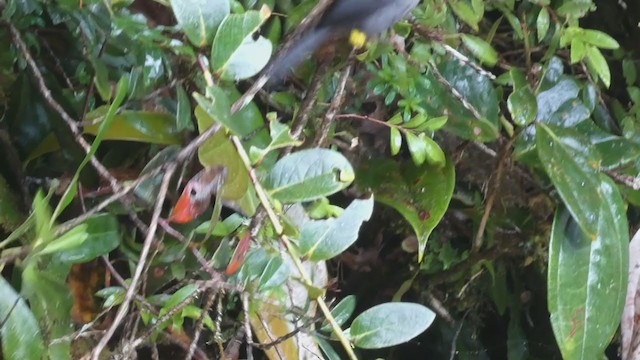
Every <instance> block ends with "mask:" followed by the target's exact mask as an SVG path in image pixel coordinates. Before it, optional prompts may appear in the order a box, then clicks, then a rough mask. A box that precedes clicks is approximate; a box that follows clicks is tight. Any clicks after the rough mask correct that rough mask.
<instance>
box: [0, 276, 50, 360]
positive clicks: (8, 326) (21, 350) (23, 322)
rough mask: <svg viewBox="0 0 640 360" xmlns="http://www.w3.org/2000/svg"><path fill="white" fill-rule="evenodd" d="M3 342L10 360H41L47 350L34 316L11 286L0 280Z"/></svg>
mask: <svg viewBox="0 0 640 360" xmlns="http://www.w3.org/2000/svg"><path fill="white" fill-rule="evenodd" d="M0 324H2V326H1V327H0V335H2V336H0V338H1V340H2V355H3V357H4V359H7V360H22V359H27V360H31V359H33V360H40V359H43V358H44V354H45V347H44V341H43V340H42V335H41V333H40V327H39V326H38V322H37V321H36V319H35V317H34V316H33V313H32V312H31V310H30V309H29V307H28V306H27V304H26V303H25V301H24V300H23V299H21V298H20V296H19V295H18V294H17V293H16V291H15V290H14V289H13V287H11V285H10V284H9V283H8V282H7V281H6V280H5V279H4V278H3V277H2V276H0Z"/></svg>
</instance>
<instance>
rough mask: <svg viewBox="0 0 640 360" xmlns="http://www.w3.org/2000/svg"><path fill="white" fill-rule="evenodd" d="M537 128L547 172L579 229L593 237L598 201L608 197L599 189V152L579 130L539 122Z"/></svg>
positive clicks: (541, 157)
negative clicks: (573, 131) (576, 131)
mask: <svg viewBox="0 0 640 360" xmlns="http://www.w3.org/2000/svg"><path fill="white" fill-rule="evenodd" d="M536 128H537V135H536V146H537V149H538V156H539V157H540V162H541V163H542V165H543V167H544V169H545V170H546V172H547V175H549V178H551V181H552V182H553V185H555V187H556V189H557V190H558V193H559V194H560V197H561V198H562V200H563V201H564V204H565V205H566V206H567V208H568V209H569V212H571V215H572V216H573V218H574V219H575V220H576V222H577V223H578V224H579V225H580V228H581V229H582V231H584V232H585V234H586V235H587V236H588V237H589V238H590V239H592V240H594V239H596V237H597V236H598V223H597V219H598V218H599V217H600V216H601V214H600V211H602V210H601V204H602V203H603V202H605V201H607V200H606V199H605V196H606V195H605V194H604V193H602V191H600V190H601V189H600V186H601V183H602V176H601V174H600V173H599V172H598V168H599V164H600V159H599V157H598V154H597V153H595V151H591V150H590V148H591V144H590V143H588V142H587V141H585V139H583V138H582V137H581V136H580V134H578V133H572V132H571V131H569V130H567V129H559V128H557V127H550V126H546V125H544V124H541V123H538V124H537V126H536ZM562 134H564V135H565V136H562Z"/></svg>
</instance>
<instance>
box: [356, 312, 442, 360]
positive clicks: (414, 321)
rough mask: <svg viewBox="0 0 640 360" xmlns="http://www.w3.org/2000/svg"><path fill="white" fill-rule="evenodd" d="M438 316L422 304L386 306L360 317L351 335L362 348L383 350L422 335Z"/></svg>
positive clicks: (364, 313)
mask: <svg viewBox="0 0 640 360" xmlns="http://www.w3.org/2000/svg"><path fill="white" fill-rule="evenodd" d="M435 317H436V315H435V314H434V313H433V311H431V310H429V309H428V308H426V307H424V306H423V305H420V304H413V303H387V304H381V305H377V306H374V307H372V308H371V309H369V310H366V311H365V312H363V313H362V314H360V315H358V317H357V318H355V320H353V323H352V324H351V328H349V335H350V337H351V341H352V342H353V343H354V344H355V345H356V346H357V347H360V348H363V349H380V348H384V347H389V346H393V345H397V344H402V343H404V342H407V341H409V340H411V339H413V338H414V337H416V336H418V335H420V334H421V333H422V332H423V331H425V330H426V329H427V328H428V327H429V326H430V325H431V323H432V322H433V320H434V319H435Z"/></svg>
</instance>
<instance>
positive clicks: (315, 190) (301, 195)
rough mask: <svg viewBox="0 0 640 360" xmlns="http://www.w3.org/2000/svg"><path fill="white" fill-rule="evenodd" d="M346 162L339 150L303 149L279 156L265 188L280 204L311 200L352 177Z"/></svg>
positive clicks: (338, 187) (351, 179)
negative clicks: (280, 157)
mask: <svg viewBox="0 0 640 360" xmlns="http://www.w3.org/2000/svg"><path fill="white" fill-rule="evenodd" d="M354 176H355V175H354V173H353V168H352V167H351V164H350V163H349V161H348V160H347V159H346V158H345V157H344V156H343V155H342V154H340V153H339V152H336V151H333V150H328V149H320V148H316V149H306V150H302V151H298V152H295V153H293V154H290V155H287V156H285V157H283V158H282V159H280V160H279V161H278V162H277V163H276V164H275V165H274V167H273V169H271V172H269V175H268V176H267V178H266V180H265V187H266V188H267V190H268V192H269V194H270V195H271V196H272V197H273V198H274V199H276V200H279V201H282V202H284V203H293V202H299V201H311V200H316V199H319V198H321V197H323V196H327V195H331V194H333V193H335V192H338V191H340V190H342V189H344V188H346V187H347V186H349V184H351V182H352V181H353V178H354Z"/></svg>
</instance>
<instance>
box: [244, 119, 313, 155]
mask: <svg viewBox="0 0 640 360" xmlns="http://www.w3.org/2000/svg"><path fill="white" fill-rule="evenodd" d="M269 133H270V134H271V143H269V145H267V147H265V148H258V147H256V146H252V147H251V148H250V149H249V155H250V158H251V162H252V163H253V164H258V163H261V162H262V161H263V160H264V158H265V157H266V156H267V154H269V153H270V152H271V151H273V150H277V149H282V148H286V147H289V146H294V147H295V146H300V145H302V141H300V140H297V139H295V138H294V137H293V136H292V135H291V128H289V126H287V125H284V124H282V123H280V122H279V121H278V120H277V119H273V120H271V121H269Z"/></svg>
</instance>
